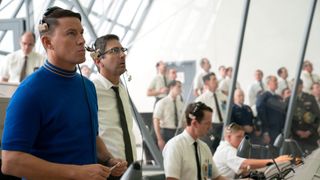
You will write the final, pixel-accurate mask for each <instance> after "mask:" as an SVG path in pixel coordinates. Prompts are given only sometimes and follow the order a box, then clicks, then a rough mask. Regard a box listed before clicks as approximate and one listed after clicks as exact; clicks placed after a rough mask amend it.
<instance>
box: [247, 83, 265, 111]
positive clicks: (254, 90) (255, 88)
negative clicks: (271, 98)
mask: <svg viewBox="0 0 320 180" xmlns="http://www.w3.org/2000/svg"><path fill="white" fill-rule="evenodd" d="M261 83H262V86H263V88H264V90H267V87H266V85H265V84H264V83H263V82H261ZM262 91H263V90H262V87H261V86H260V82H259V81H254V82H253V83H252V84H251V85H250V86H249V88H248V100H249V106H250V107H252V106H253V105H255V104H256V100H257V95H258V93H260V92H262Z"/></svg>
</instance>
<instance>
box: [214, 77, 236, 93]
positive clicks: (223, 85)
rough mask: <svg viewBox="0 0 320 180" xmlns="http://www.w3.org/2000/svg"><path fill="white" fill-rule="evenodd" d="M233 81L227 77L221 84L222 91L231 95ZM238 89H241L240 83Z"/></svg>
mask: <svg viewBox="0 0 320 180" xmlns="http://www.w3.org/2000/svg"><path fill="white" fill-rule="evenodd" d="M231 83H232V81H231V79H230V78H229V77H226V78H225V79H224V80H222V81H221V82H219V88H218V89H220V90H221V91H224V92H227V93H228V94H229V87H230V86H231ZM236 88H237V89H241V86H240V84H239V82H238V81H237V82H236Z"/></svg>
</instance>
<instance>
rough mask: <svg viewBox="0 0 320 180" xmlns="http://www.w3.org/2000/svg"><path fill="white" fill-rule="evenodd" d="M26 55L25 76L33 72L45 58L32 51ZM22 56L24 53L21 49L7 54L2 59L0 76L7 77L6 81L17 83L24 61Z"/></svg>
mask: <svg viewBox="0 0 320 180" xmlns="http://www.w3.org/2000/svg"><path fill="white" fill-rule="evenodd" d="M27 56H28V60H27V67H26V68H27V69H26V76H28V75H30V74H31V73H33V72H34V70H35V68H40V67H41V66H42V65H43V63H44V60H45V57H44V56H42V55H41V54H38V53H36V52H34V51H32V52H31V53H29V54H28V55H27ZM24 57H25V55H24V54H23V52H22V50H18V51H15V52H13V53H11V54H9V55H7V56H6V57H5V59H4V63H3V66H2V67H1V69H0V77H2V78H6V79H8V82H13V83H19V82H20V74H21V70H22V68H23V65H24V61H25V58H24Z"/></svg>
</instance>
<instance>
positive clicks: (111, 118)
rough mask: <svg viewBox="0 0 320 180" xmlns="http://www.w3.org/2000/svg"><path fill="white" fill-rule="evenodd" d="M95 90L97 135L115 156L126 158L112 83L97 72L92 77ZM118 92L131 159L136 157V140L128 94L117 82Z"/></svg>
mask: <svg viewBox="0 0 320 180" xmlns="http://www.w3.org/2000/svg"><path fill="white" fill-rule="evenodd" d="M92 82H93V83H94V85H95V87H96V91H97V97H98V119H99V135H100V137H101V138H102V140H103V141H104V143H105V144H106V146H107V148H108V150H109V151H110V152H111V154H112V155H113V156H114V157H116V158H121V159H126V155H125V145H124V141H123V131H122V127H121V124H120V117H119V112H118V108H117V99H116V94H115V92H114V91H113V90H112V89H111V87H112V86H116V85H114V84H112V83H111V82H110V81H109V80H108V79H106V78H105V77H103V76H102V75H101V74H97V75H96V76H95V78H94V79H92ZM118 87H119V94H120V98H121V101H122V104H123V108H124V112H125V116H126V120H127V125H128V131H129V136H130V140H131V147H132V153H133V159H134V160H136V159H137V151H136V142H135V136H134V134H133V129H132V127H133V117H132V114H131V106H130V102H129V96H128V94H127V91H126V89H125V87H124V86H123V85H122V84H121V83H119V85H118Z"/></svg>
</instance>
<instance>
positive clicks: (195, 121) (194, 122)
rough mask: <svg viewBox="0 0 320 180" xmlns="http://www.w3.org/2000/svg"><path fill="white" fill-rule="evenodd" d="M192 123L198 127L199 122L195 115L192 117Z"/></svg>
mask: <svg viewBox="0 0 320 180" xmlns="http://www.w3.org/2000/svg"><path fill="white" fill-rule="evenodd" d="M191 125H192V126H193V127H197V126H198V122H197V120H196V119H195V117H194V118H192V121H191Z"/></svg>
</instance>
